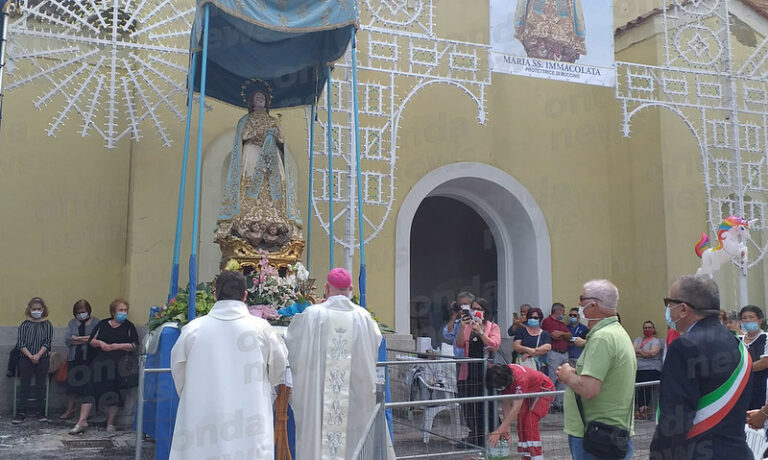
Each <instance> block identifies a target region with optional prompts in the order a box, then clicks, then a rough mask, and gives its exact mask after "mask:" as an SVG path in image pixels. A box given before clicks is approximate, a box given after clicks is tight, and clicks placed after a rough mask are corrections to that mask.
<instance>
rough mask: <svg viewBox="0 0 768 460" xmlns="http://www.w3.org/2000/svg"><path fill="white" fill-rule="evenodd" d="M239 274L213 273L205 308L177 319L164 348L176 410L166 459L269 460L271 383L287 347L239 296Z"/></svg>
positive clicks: (271, 456)
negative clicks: (178, 325)
mask: <svg viewBox="0 0 768 460" xmlns="http://www.w3.org/2000/svg"><path fill="white" fill-rule="evenodd" d="M245 295H246V291H245V277H244V276H243V275H242V274H241V273H239V272H234V271H224V272H222V273H220V274H219V276H218V277H217V279H216V299H217V302H216V303H215V304H214V306H213V308H211V311H210V312H209V313H208V314H207V315H205V316H201V317H199V318H196V319H195V320H193V321H191V322H190V323H189V324H187V325H186V326H184V328H183V329H182V331H181V336H180V337H179V340H178V342H176V345H174V347H173V350H171V373H172V374H173V381H174V383H175V384H176V390H177V391H178V393H179V399H180V400H179V409H178V412H177V415H176V426H175V428H174V431H173V443H172V444H171V456H170V459H171V460H209V459H224V458H230V459H243V460H247V459H254V460H265V459H274V439H273V438H274V435H273V430H274V428H273V417H272V388H273V387H274V386H275V385H277V384H278V383H279V382H280V381H281V379H282V377H283V375H284V374H285V369H286V366H287V354H288V353H287V350H286V348H285V345H284V344H283V341H282V340H281V338H280V337H279V336H278V335H277V333H276V332H275V331H274V330H273V329H272V326H270V325H269V323H268V322H266V321H265V320H263V319H261V318H257V317H256V316H253V315H251V314H250V312H249V311H248V308H247V307H246V305H245V303H243V300H245Z"/></svg>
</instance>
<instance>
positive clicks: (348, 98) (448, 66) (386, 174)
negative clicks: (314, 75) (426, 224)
mask: <svg viewBox="0 0 768 460" xmlns="http://www.w3.org/2000/svg"><path fill="white" fill-rule="evenodd" d="M360 7H361V12H360V13H361V18H360V23H361V27H360V31H359V32H358V34H357V37H358V56H357V63H358V101H359V117H360V149H361V154H360V155H361V163H362V164H361V169H362V180H361V185H362V195H363V220H364V222H365V226H364V233H365V235H364V241H365V242H366V243H368V242H370V241H371V240H372V239H373V238H375V237H376V235H377V234H378V233H379V232H380V231H381V229H382V228H383V226H384V224H385V223H386V221H387V219H388V218H389V216H390V214H391V212H392V205H393V201H394V195H395V176H396V163H397V147H398V140H399V137H398V132H399V128H400V123H401V120H402V117H403V115H404V112H405V110H406V109H407V106H408V103H409V102H410V101H411V100H412V99H413V98H414V96H415V95H416V94H417V93H418V92H419V91H421V90H422V89H424V88H426V87H429V86H432V85H449V86H452V87H455V88H457V89H459V90H460V91H461V92H463V93H464V94H465V95H466V96H467V97H469V98H470V99H471V100H472V101H474V102H475V104H476V105H477V122H478V123H479V124H481V125H484V124H485V122H486V119H487V116H486V112H485V92H486V88H487V87H488V86H489V85H490V84H491V72H490V67H489V54H490V47H489V45H487V44H480V43H469V42H462V41H456V40H446V39H442V38H439V37H437V36H436V34H435V32H434V24H435V13H434V6H433V1H432V0H361V2H360ZM336 68H337V70H336V71H335V72H334V74H333V78H334V83H333V85H334V86H333V97H334V102H333V108H332V110H333V124H334V126H333V157H334V170H335V171H334V218H333V219H334V222H335V224H334V225H335V227H334V236H335V240H336V242H337V243H338V244H341V245H342V246H343V247H345V248H346V249H347V250H348V251H352V250H354V247H355V246H357V245H358V244H359V243H358V242H359V238H360V235H355V232H356V230H357V226H356V225H355V224H354V223H353V222H354V220H355V219H356V217H355V213H357V212H359V210H358V209H357V188H356V187H357V183H356V177H355V176H356V172H355V170H356V164H355V139H354V118H353V113H352V110H353V107H352V102H353V100H352V73H351V57H350V55H349V53H348V54H347V56H346V59H345V60H344V61H343V62H342V63H339V64H337V66H336ZM339 70H341V71H339ZM326 110H327V107H326V105H325V98H322V105H321V106H320V107H318V116H317V118H318V123H317V125H316V126H317V129H316V132H315V155H316V158H315V167H314V168H315V169H314V182H315V187H314V189H315V190H314V193H313V207H314V213H315V215H316V216H317V217H318V219H319V220H320V223H321V225H322V227H323V228H324V229H325V231H326V233H328V232H329V229H328V228H329V227H328V220H329V216H328V177H327V175H328V170H327V158H328V154H327V152H328V149H327V135H326V122H325V120H326V119H327V115H326V113H327V112H326ZM307 120H308V122H309V116H308V117H307ZM339 160H341V161H339ZM345 220H346V222H347V225H346V226H345V228H344V230H345V232H339V231H338V230H336V229H339V226H338V222H343V221H345Z"/></svg>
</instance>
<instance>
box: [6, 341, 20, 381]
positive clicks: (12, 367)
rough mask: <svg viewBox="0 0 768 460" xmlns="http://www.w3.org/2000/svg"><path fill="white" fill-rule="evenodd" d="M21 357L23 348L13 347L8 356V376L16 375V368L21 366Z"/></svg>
mask: <svg viewBox="0 0 768 460" xmlns="http://www.w3.org/2000/svg"><path fill="white" fill-rule="evenodd" d="M19 359H21V350H19V349H18V348H16V347H13V348H12V349H11V353H10V355H9V356H8V369H7V370H6V372H5V376H6V377H9V378H13V377H16V370H17V368H18V366H19Z"/></svg>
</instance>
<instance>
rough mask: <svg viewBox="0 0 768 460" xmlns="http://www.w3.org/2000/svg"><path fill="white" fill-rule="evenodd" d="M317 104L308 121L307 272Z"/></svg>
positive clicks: (313, 107) (308, 268)
mask: <svg viewBox="0 0 768 460" xmlns="http://www.w3.org/2000/svg"><path fill="white" fill-rule="evenodd" d="M316 115H317V104H315V103H313V104H312V115H311V118H310V121H309V123H310V124H309V192H308V197H307V270H312V268H311V267H310V265H309V262H310V256H311V250H312V194H313V192H314V191H313V190H312V187H313V185H312V182H313V180H312V178H313V177H314V174H313V172H314V170H315V116H316Z"/></svg>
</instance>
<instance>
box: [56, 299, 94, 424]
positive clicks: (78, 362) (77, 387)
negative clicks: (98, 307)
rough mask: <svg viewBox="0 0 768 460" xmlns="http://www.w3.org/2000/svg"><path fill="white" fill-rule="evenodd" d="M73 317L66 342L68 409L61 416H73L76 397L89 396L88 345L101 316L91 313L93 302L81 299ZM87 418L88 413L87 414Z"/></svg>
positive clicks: (77, 303) (75, 307)
mask: <svg viewBox="0 0 768 460" xmlns="http://www.w3.org/2000/svg"><path fill="white" fill-rule="evenodd" d="M72 316H74V318H73V319H71V320H69V324H68V325H67V335H66V337H64V344H66V345H67V348H68V349H69V354H68V356H67V396H68V399H67V410H66V412H64V413H63V414H61V416H60V417H59V418H61V419H62V420H66V419H70V418H72V415H73V414H74V413H75V397H81V398H88V397H89V396H91V395H92V394H93V392H92V390H91V368H90V358H91V356H93V351H92V350H90V347H89V346H88V339H90V337H91V332H93V330H94V329H95V328H96V325H97V324H99V318H96V317H95V316H93V315H91V304H90V303H88V301H87V300H85V299H80V300H78V301H77V302H75V304H74V305H73V306H72ZM85 417H86V419H87V418H88V414H87V413H86V415H85Z"/></svg>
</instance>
